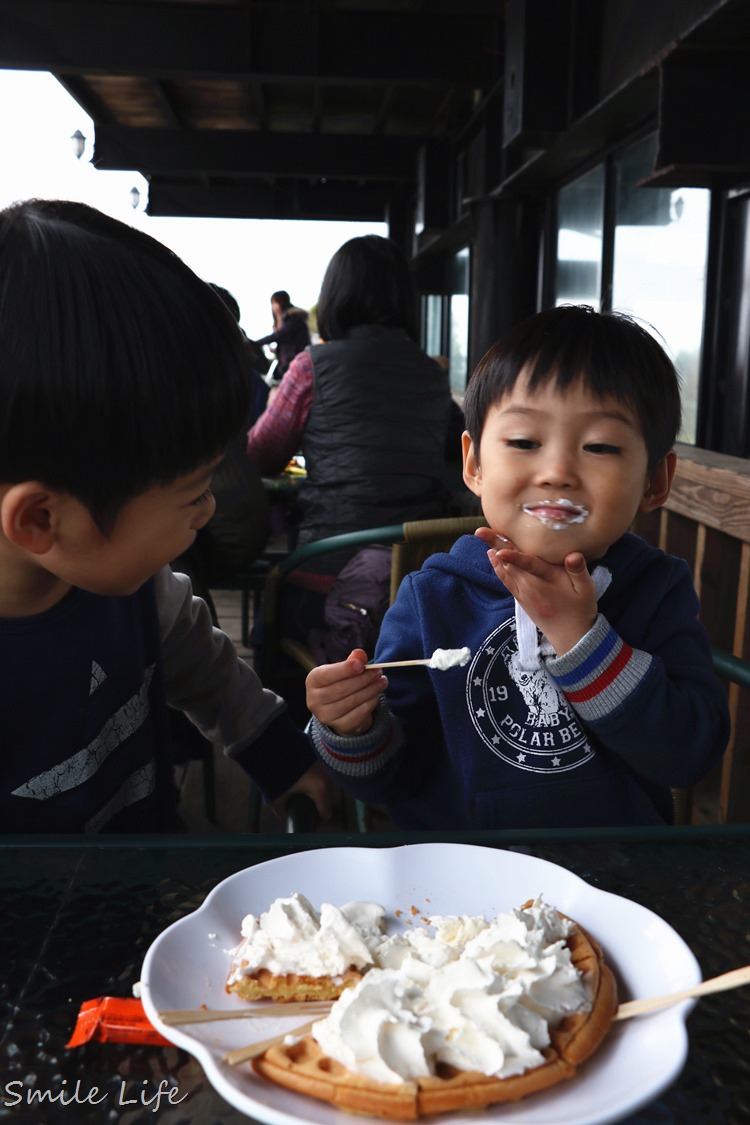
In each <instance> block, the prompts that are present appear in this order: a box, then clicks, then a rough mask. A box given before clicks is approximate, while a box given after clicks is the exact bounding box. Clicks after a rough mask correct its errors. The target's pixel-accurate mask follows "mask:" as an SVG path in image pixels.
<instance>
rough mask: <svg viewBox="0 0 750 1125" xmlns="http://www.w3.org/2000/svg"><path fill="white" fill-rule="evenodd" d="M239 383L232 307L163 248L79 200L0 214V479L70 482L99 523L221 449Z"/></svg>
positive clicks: (243, 388) (239, 350) (246, 394)
mask: <svg viewBox="0 0 750 1125" xmlns="http://www.w3.org/2000/svg"><path fill="white" fill-rule="evenodd" d="M250 388H251V382H250V375H249V369H248V360H247V355H246V348H245V346H244V342H243V339H242V334H241V332H240V331H239V329H238V326H237V324H236V322H235V320H234V319H233V317H232V314H231V313H230V312H229V310H228V309H227V308H226V306H225V305H224V304H223V303H222V302H221V301H220V300H217V298H216V296H215V294H213V293H211V290H210V288H209V286H207V285H206V283H205V282H204V281H202V280H201V279H200V278H198V277H197V276H196V275H195V274H194V273H193V272H192V270H190V269H189V268H188V267H187V266H186V265H185V264H184V263H183V262H182V261H181V260H180V259H179V258H178V257H177V256H176V255H175V254H173V253H172V251H171V250H168V249H167V247H165V246H163V245H162V244H161V243H159V242H157V241H156V240H155V239H153V238H150V237H149V236H148V235H146V234H144V233H142V232H141V231H138V230H136V229H134V228H132V227H129V226H126V225H125V224H124V223H120V222H118V221H117V220H116V219H112V218H109V217H108V216H106V215H103V214H102V213H100V212H99V211H96V210H95V209H93V208H91V207H88V206H86V205H85V204H82V203H71V202H65V201H59V200H58V201H51V200H28V201H26V202H23V203H17V204H14V205H13V206H11V207H8V208H6V209H5V210H4V211H0V482H2V483H5V484H9V483H10V484H13V483H19V482H21V481H25V480H39V481H41V482H43V483H44V484H45V485H47V486H48V487H50V488H59V489H62V490H64V491H66V492H69V493H70V494H71V495H73V496H75V497H76V499H78V500H79V501H80V502H81V503H82V504H84V505H85V506H86V508H87V509H88V510H89V512H90V513H91V516H92V518H93V519H94V520H95V522H96V523H97V525H98V526H99V527H100V529H101V530H102V531H105V532H107V531H109V530H110V529H111V527H112V524H113V523H114V520H115V518H116V516H117V513H118V512H119V511H120V509H121V508H122V507H123V505H124V504H126V503H127V502H128V501H129V500H131V499H133V498H134V497H136V496H138V495H140V494H141V493H143V492H145V491H146V490H147V489H148V488H150V487H152V486H154V485H167V484H170V483H171V482H172V481H174V480H175V479H176V478H178V477H180V476H182V475H184V474H186V473H190V472H192V471H193V470H195V469H196V468H198V467H199V466H200V465H202V464H204V463H207V462H209V461H210V460H212V459H213V458H214V457H216V456H219V455H220V454H221V453H222V451H223V450H224V448H225V447H226V446H227V444H228V443H229V441H230V440H231V439H232V438H233V437H235V436H236V434H237V433H238V432H239V429H240V426H241V424H242V420H243V419H244V418H245V416H246V415H247V413H248V410H249V407H250V394H251V390H250Z"/></svg>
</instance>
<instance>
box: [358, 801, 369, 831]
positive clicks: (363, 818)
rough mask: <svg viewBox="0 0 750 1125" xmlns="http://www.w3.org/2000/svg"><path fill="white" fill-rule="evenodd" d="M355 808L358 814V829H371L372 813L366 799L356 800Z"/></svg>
mask: <svg viewBox="0 0 750 1125" xmlns="http://www.w3.org/2000/svg"><path fill="white" fill-rule="evenodd" d="M354 809H355V813H356V816H357V831H358V832H369V831H370V814H369V810H368V808H367V805H366V804H365V802H364V801H355V802H354Z"/></svg>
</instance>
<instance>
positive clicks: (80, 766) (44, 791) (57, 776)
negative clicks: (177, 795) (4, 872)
mask: <svg viewBox="0 0 750 1125" xmlns="http://www.w3.org/2000/svg"><path fill="white" fill-rule="evenodd" d="M95 669H98V673H101V676H100V675H99V674H98V673H97V672H96V671H95ZM153 675H154V665H153V664H151V665H150V666H149V667H148V668H147V669H146V671H145V674H144V679H143V684H142V685H141V688H140V690H139V691H138V692H137V693H136V694H135V695H133V696H132V697H131V698H130V699H128V700H127V701H126V702H125V703H124V704H123V705H122V706H121V707H120V708H118V710H117V711H116V712H115V714H114V715H111V716H110V717H109V719H107V721H106V722H105V723H104V725H103V727H102V729H101V730H100V731H99V734H98V735H97V736H96V738H94V739H93V740H92V741H91V742H90V743H89V744H88V746H84V747H83V749H82V750H79V751H78V752H77V753H76V754H72V755H71V756H70V757H69V758H68V759H67V760H66V761H64V762H57V763H56V764H55V765H54V766H53V767H52V768H51V769H48V770H44V771H43V772H42V773H39V774H37V775H36V777H31V778H29V780H28V781H27V782H25V784H23V785H19V786H18V788H17V789H14V790H13V796H14V797H29V798H31V799H33V800H36V801H46V800H50V799H51V798H53V797H56V796H58V795H59V794H61V793H65V792H66V791H67V790H69V789H75V788H77V787H78V786H79V785H83V784H84V783H85V782H86V781H88V780H89V778H91V777H93V775H94V774H95V773H96V772H97V770H98V769H99V768H100V767H101V765H102V764H103V762H105V761H106V759H107V758H108V757H109V755H110V754H112V753H113V752H114V751H115V750H117V749H118V747H119V746H120V745H121V744H122V743H123V742H124V741H125V740H126V739H127V738H129V737H130V735H131V734H132V733H133V731H135V730H137V729H138V728H139V727H140V726H141V724H142V723H143V722H145V720H146V718H147V717H148V714H149V698H148V691H149V686H150V684H151V680H152V678H153ZM105 679H106V676H104V674H103V673H102V672H101V668H99V666H98V665H95V666H92V683H93V682H94V681H95V680H96V681H97V682H99V683H103V682H104V680H105ZM151 785H152V787H153V782H151ZM140 788H142V785H141V786H140ZM126 803H130V802H126Z"/></svg>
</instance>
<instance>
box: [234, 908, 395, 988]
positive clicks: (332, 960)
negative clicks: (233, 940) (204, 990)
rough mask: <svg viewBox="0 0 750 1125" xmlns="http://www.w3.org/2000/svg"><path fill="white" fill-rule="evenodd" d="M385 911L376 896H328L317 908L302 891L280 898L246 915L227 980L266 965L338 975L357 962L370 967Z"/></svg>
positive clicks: (381, 934) (359, 966)
mask: <svg viewBox="0 0 750 1125" xmlns="http://www.w3.org/2000/svg"><path fill="white" fill-rule="evenodd" d="M384 917H385V910H384V909H383V907H382V906H379V905H378V904H377V903H374V902H349V903H346V904H345V905H344V906H333V905H332V904H331V903H328V902H325V903H323V904H322V906H321V908H320V911H317V910H315V908H314V907H313V906H312V905H311V903H310V902H309V901H308V900H307V899H306V898H305V896H304V895H302V894H298V893H295V894H293V895H291V896H290V897H289V898H278V899H276V901H275V902H274V903H272V905H271V906H270V907H269V909H268V910H267V911H266V912H265V913H264V914H261V915H260V916H259V917H258V916H256V915H255V914H248V915H246V917H245V918H244V919H243V921H242V931H241V932H242V941H241V942H240V944H239V945H238V946H237V947H236V948H235V949H233V950H231V953H232V967H231V970H230V974H229V978H228V981H227V983H228V984H233V983H235V982H236V981H237V980H239V979H240V978H241V977H243V976H249V975H251V974H252V973H257V972H258V971H259V970H260V969H268V971H269V972H271V973H274V974H277V975H283V974H285V973H296V974H299V975H303V976H311V977H322V976H330V977H333V978H336V977H338V976H340V975H341V973H344V972H346V970H347V969H349V968H352V967H353V968H355V969H365V968H368V967H369V966H371V965H373V964H374V963H375V962H374V953H375V950H376V949H377V947H378V946H379V945H380V944H381V943H382V941H383V939H384V929H383V925H384V923H383V919H384Z"/></svg>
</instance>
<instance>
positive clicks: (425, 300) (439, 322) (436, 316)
mask: <svg viewBox="0 0 750 1125" xmlns="http://www.w3.org/2000/svg"><path fill="white" fill-rule="evenodd" d="M422 347H423V349H424V350H425V351H426V352H427V354H428V355H431V356H438V355H442V354H443V298H442V297H441V296H440V294H438V293H427V294H425V295H424V296H423V297H422Z"/></svg>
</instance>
